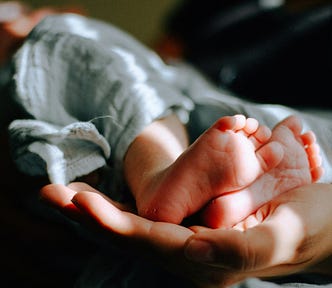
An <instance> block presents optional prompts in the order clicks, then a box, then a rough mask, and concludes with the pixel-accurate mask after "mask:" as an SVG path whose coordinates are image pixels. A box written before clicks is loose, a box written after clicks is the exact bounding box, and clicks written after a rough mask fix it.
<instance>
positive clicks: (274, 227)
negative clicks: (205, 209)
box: [185, 184, 332, 279]
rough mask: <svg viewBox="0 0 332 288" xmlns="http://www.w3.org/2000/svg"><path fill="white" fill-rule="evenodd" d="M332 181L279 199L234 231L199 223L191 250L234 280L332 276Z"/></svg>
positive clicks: (193, 255) (199, 260)
mask: <svg viewBox="0 0 332 288" xmlns="http://www.w3.org/2000/svg"><path fill="white" fill-rule="evenodd" d="M331 203H332V185H331V184H310V185H307V186H303V187H300V188H297V189H294V190H292V191H289V192H287V193H284V194H282V195H280V196H279V197H277V198H275V199H273V200H272V201H270V202H269V203H267V204H266V205H264V206H262V207H261V208H260V209H259V210H258V211H257V212H256V213H255V215H251V216H249V217H248V218H247V219H246V220H244V221H243V222H242V223H239V224H238V225H236V226H235V227H234V228H235V229H231V230H222V229H216V230H211V229H204V228H202V227H197V228H193V231H195V234H194V235H193V236H191V237H190V238H189V241H188V242H187V243H186V248H185V254H186V255H187V257H188V258H189V259H191V260H193V261H197V263H205V264H207V265H210V266H211V267H220V269H222V268H223V269H225V271H227V272H225V273H224V274H225V275H226V276H227V277H230V278H231V279H232V278H233V279H236V278H246V277H269V276H280V275H284V274H291V273H296V272H301V271H302V272H303V271H311V272H319V273H324V274H328V275H332V272H331V271H332V257H331V255H332V241H331V236H332V204H331Z"/></svg>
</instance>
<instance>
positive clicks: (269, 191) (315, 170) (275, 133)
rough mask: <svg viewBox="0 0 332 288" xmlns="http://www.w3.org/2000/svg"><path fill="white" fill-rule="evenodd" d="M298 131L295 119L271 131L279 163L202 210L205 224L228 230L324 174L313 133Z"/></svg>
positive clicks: (291, 117) (285, 121)
mask: <svg viewBox="0 0 332 288" xmlns="http://www.w3.org/2000/svg"><path fill="white" fill-rule="evenodd" d="M301 131H302V123H301V121H300V119H299V118H298V117H296V116H290V117H288V118H286V119H285V120H283V121H282V122H280V123H279V124H278V125H277V126H276V127H275V128H274V129H273V130H272V136H271V141H276V142H278V143H280V144H281V145H282V147H283V150H284V157H283V159H282V161H281V162H280V163H279V164H278V165H277V166H276V167H274V168H273V169H271V170H269V171H268V172H267V173H265V174H263V175H262V176H260V177H259V178H258V179H257V180H256V181H254V182H253V183H252V184H251V185H249V186H248V187H246V188H245V189H242V190H240V191H236V192H232V193H228V194H226V195H223V196H220V197H217V198H216V199H214V200H212V201H211V202H210V203H209V204H208V205H207V206H206V208H205V209H204V210H203V213H202V218H203V222H204V224H205V225H207V226H209V227H212V228H218V227H231V226H233V225H235V224H237V223H238V222H240V221H241V220H243V219H244V218H246V217H247V216H249V215H250V214H252V213H253V212H254V211H256V210H257V208H259V207H260V206H261V205H263V204H264V203H266V202H268V201H269V200H271V199H272V198H274V197H275V196H277V195H279V194H281V193H283V192H285V191H288V190H291V189H293V188H296V187H299V186H302V185H306V184H309V183H312V182H316V181H318V180H319V178H320V177H321V176H322V174H323V169H322V167H321V157H320V154H319V146H318V144H317V143H316V138H315V135H314V133H313V132H312V131H309V132H307V133H304V134H301Z"/></svg>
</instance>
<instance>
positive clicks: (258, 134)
mask: <svg viewBox="0 0 332 288" xmlns="http://www.w3.org/2000/svg"><path fill="white" fill-rule="evenodd" d="M270 136H271V131H270V130H269V129H268V128H267V127H265V126H260V125H259V124H258V122H257V121H256V120H255V119H252V118H248V119H247V118H245V117H244V116H243V115H236V116H231V117H222V118H221V119H219V120H218V121H217V122H216V123H215V124H214V125H212V126H211V127H210V128H209V129H208V130H207V131H206V132H205V133H203V134H202V135H201V136H200V137H199V138H198V139H197V140H196V141H195V142H194V143H193V144H192V145H191V146H190V147H189V148H188V149H187V150H186V151H185V152H184V153H183V154H182V155H181V156H180V157H179V158H178V159H177V160H176V161H175V162H174V163H173V164H172V165H171V166H169V167H168V168H167V169H166V170H164V171H162V172H161V173H160V174H159V175H157V176H156V177H155V178H154V180H153V181H151V185H149V188H148V189H146V191H145V193H144V195H142V197H141V199H136V200H138V201H137V208H138V212H139V214H140V215H141V216H144V217H147V218H149V219H153V220H156V221H167V222H173V223H180V222H181V221H182V220H183V219H184V218H186V217H188V216H190V215H192V214H193V213H195V212H197V211H198V210H200V209H201V208H202V207H203V206H204V205H205V204H206V203H207V202H208V201H210V200H211V199H213V198H215V197H217V196H219V195H222V194H223V193H228V192H231V191H235V190H239V189H243V188H244V187H247V186H248V185H250V184H251V183H252V182H253V181H254V180H256V179H257V177H258V176H260V175H262V174H263V173H265V172H267V171H269V170H270V169H272V168H274V167H275V166H276V165H278V164H279V162H280V161H281V159H282V157H283V149H282V147H281V145H280V144H278V143H277V142H274V141H269V140H270Z"/></svg>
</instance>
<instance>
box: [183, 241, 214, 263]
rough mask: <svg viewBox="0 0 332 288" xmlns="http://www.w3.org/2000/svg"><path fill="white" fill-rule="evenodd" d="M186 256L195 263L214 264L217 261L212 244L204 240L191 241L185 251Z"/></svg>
mask: <svg viewBox="0 0 332 288" xmlns="http://www.w3.org/2000/svg"><path fill="white" fill-rule="evenodd" d="M185 256H186V257H187V258H188V259H189V260H192V261H195V262H213V261H214V260H215V253H214V249H213V248H212V246H211V244H209V243H208V242H205V241H202V240H194V239H193V240H191V241H190V242H189V243H188V245H187V247H186V249H185Z"/></svg>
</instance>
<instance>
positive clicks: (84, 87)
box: [9, 14, 193, 184]
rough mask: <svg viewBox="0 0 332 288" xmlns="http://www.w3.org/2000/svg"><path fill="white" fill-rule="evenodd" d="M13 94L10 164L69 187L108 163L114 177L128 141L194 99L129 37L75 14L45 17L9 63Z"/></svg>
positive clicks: (184, 113)
mask: <svg viewBox="0 0 332 288" xmlns="http://www.w3.org/2000/svg"><path fill="white" fill-rule="evenodd" d="M12 64H13V71H14V72H13V77H12V81H11V84H10V85H11V87H10V88H11V89H10V91H11V96H12V97H13V98H14V100H15V102H16V103H18V104H19V106H20V107H21V108H23V109H22V112H23V113H22V114H21V115H18V117H17V119H16V120H15V121H13V122H12V123H11V124H10V126H9V129H10V135H11V143H12V147H13V155H14V158H15V161H16V163H17V164H18V166H19V167H20V168H21V170H24V171H25V172H27V173H30V174H33V175H35V174H43V173H44V174H47V175H48V176H49V178H50V180H51V181H52V182H54V183H64V184H66V183H68V182H70V181H72V180H74V179H75V178H77V177H79V176H82V175H85V174H88V173H89V172H91V171H94V170H96V169H97V168H99V167H101V166H103V165H105V164H110V165H111V166H112V167H114V170H115V172H114V173H115V174H116V175H118V176H119V177H120V175H121V170H122V160H123V157H124V154H125V153H126V150H127V149H128V146H129V145H130V143H131V142H132V141H133V140H134V138H135V137H136V136H137V135H138V134H139V133H140V132H141V131H142V130H143V129H144V128H145V127H146V126H147V125H149V124H150V123H151V122H153V121H154V120H156V119H159V118H161V117H164V116H166V115H167V114H170V113H176V114H177V115H178V116H179V118H180V119H181V121H182V122H183V123H186V121H187V120H188V117H189V116H188V115H189V114H188V113H189V111H190V110H191V109H192V108H193V103H192V101H191V100H190V99H189V98H188V97H187V96H186V95H185V94H184V93H183V92H182V91H181V90H180V89H178V88H176V87H175V86H174V85H172V81H173V80H174V78H175V77H176V75H175V74H174V73H175V72H174V71H173V70H172V69H170V68H169V67H167V66H166V65H165V64H164V63H163V62H162V61H161V60H160V58H158V57H157V55H156V54H155V53H153V52H152V51H150V50H149V49H147V48H146V47H145V46H143V45H142V44H141V43H139V42H138V41H136V40H135V39H134V38H133V37H131V36H130V35H128V34H126V33H125V32H123V31H121V30H119V29H118V28H116V27H113V26H112V25H109V24H106V23H104V22H101V21H98V20H94V19H88V18H85V17H83V16H79V15H74V14H64V15H55V16H49V17H47V18H45V19H44V20H43V21H42V22H41V23H40V24H38V25H37V26H36V27H35V29H34V30H33V31H32V32H31V33H30V35H29V36H28V38H27V40H26V41H25V43H24V44H23V46H22V47H21V48H20V50H19V51H18V53H17V54H16V55H15V58H14V60H13V63H12Z"/></svg>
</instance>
